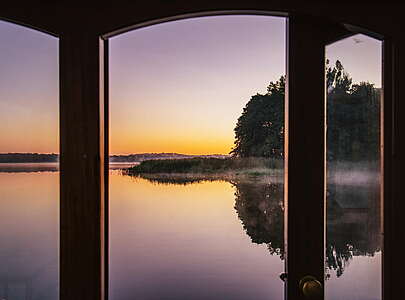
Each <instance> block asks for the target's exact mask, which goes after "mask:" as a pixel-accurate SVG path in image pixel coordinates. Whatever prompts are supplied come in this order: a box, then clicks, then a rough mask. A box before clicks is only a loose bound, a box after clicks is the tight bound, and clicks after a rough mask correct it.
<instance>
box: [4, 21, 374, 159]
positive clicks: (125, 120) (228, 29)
mask: <svg viewBox="0 0 405 300" xmlns="http://www.w3.org/2000/svg"><path fill="white" fill-rule="evenodd" d="M285 35H286V33H285V19H284V18H280V17H269V16H216V17H201V18H194V19H186V20H180V21H174V22H168V23H162V24H158V25H153V26H150V27H145V28H142V29H138V30H134V31H131V32H128V33H125V34H121V35H119V36H116V37H113V38H112V39H111V40H110V111H111V120H110V130H111V132H110V137H111V139H110V152H111V153H112V154H127V153H142V152H178V153H188V154H214V153H220V154H227V153H228V152H229V151H230V150H231V147H232V145H233V139H234V133H233V128H234V127H235V123H236V120H237V118H238V117H239V116H240V114H241V112H242V109H243V107H244V106H245V104H246V103H247V101H249V99H250V97H251V96H252V95H254V94H256V93H265V91H266V87H267V85H268V84H269V82H270V81H275V80H277V79H278V78H279V77H280V75H282V74H285V50H286V49H285ZM0 37H1V40H2V43H1V44H0V120H1V127H0V153H4V152H43V153H50V152H58V130H59V127H58V122H59V121H58V113H59V112H58V98H59V97H58V93H59V91H58V80H59V79H58V72H59V70H58V39H57V38H55V37H52V36H49V35H46V34H43V33H40V32H37V31H34V30H31V29H27V28H24V27H21V26H17V25H14V24H10V23H6V22H2V21H0ZM355 38H356V39H354V38H353V37H351V38H348V39H345V40H343V41H340V42H338V43H335V44H334V45H332V46H329V47H328V48H327V50H328V51H327V57H328V58H330V59H331V61H333V62H334V61H335V60H336V59H337V58H338V59H340V60H341V61H342V63H343V65H344V66H345V68H346V70H347V71H348V72H349V73H350V75H351V76H352V77H353V81H354V82H358V81H367V80H368V81H370V82H373V83H375V84H376V86H378V87H379V86H380V85H381V78H380V76H381V43H380V42H377V41H375V40H373V39H371V38H367V37H365V36H356V37H355Z"/></svg>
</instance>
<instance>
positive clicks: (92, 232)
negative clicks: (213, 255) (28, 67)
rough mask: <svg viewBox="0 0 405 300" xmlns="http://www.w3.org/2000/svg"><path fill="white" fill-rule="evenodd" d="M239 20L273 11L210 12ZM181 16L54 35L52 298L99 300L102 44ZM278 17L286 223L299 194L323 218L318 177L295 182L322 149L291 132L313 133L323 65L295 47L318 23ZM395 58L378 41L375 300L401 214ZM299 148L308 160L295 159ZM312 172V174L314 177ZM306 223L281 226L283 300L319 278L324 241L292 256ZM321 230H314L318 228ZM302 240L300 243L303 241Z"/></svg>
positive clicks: (104, 244) (104, 149)
mask: <svg viewBox="0 0 405 300" xmlns="http://www.w3.org/2000/svg"><path fill="white" fill-rule="evenodd" d="M247 13H248V14H260V15H263V14H266V15H272V16H274V14H273V13H264V12H260V13H258V12H253V11H231V12H229V11H227V12H222V11H221V12H215V14H217V15H218V14H221V15H224V14H247ZM207 15H212V14H211V13H202V14H197V15H196V14H194V15H193V16H207ZM283 16H285V15H283ZM182 17H184V16H176V17H174V18H169V19H165V20H158V21H156V22H148V23H143V24H141V25H137V26H135V27H131V28H126V29H124V30H120V31H116V32H114V33H112V34H107V35H100V33H98V32H96V31H90V32H88V31H84V32H81V33H80V34H79V33H78V31H77V30H76V31H75V30H72V31H67V32H64V33H63V34H62V35H61V37H60V47H59V48H60V137H61V138H60V154H61V159H60V170H61V173H60V195H61V197H60V201H61V205H60V300H71V299H76V300H81V299H92V300H93V299H94V300H104V299H107V298H108V215H109V214H108V38H109V37H111V36H113V35H115V34H118V33H122V32H124V31H128V30H132V29H134V28H139V27H143V26H147V25H151V24H154V23H161V22H162V21H170V20H174V19H176V20H177V19H179V18H182ZM288 18H290V19H289V21H288V22H289V32H288V41H289V42H288V46H287V47H288V54H287V55H288V66H287V70H288V71H287V72H288V74H289V75H288V76H289V79H288V81H287V84H288V97H289V105H288V106H289V118H288V119H286V122H287V123H288V125H287V126H288V128H287V130H288V132H289V134H290V135H289V142H288V143H287V144H286V146H287V147H286V149H288V150H287V151H288V154H287V155H288V160H286V163H287V164H288V172H286V176H287V178H288V186H287V185H286V186H287V189H288V190H287V192H288V197H290V203H288V210H287V211H288V218H289V219H290V220H293V219H294V218H293V216H294V215H296V214H299V213H300V210H302V209H308V208H307V207H305V206H303V204H302V201H301V203H300V201H293V199H298V198H300V196H301V195H302V194H303V193H304V192H305V193H307V195H309V197H308V202H307V203H306V205H312V206H313V205H315V206H313V207H314V208H313V209H315V210H316V211H317V214H322V215H324V206H323V203H324V202H323V201H324V200H323V199H324V196H323V188H324V178H323V177H322V176H321V177H316V176H308V177H304V180H303V178H302V170H304V169H308V168H313V165H314V164H315V165H316V166H317V168H318V171H319V168H323V167H322V165H323V157H324V145H323V144H322V143H319V144H318V145H317V147H316V149H313V148H312V147H311V149H309V145H310V144H311V140H309V143H308V141H305V140H303V139H302V138H303V137H302V133H303V132H304V126H301V122H308V124H311V125H312V126H315V128H318V127H316V125H317V124H323V123H322V122H323V112H324V104H322V103H323V101H320V99H324V98H323V97H324V87H323V80H324V79H323V77H320V74H321V73H320V71H321V69H322V70H323V68H324V64H323V60H322V58H321V55H322V54H321V52H319V51H316V52H311V51H310V50H311V49H312V50H313V49H314V47H308V48H305V49H303V48H302V46H303V44H302V43H303V40H302V37H303V36H305V38H308V35H306V34H307V33H308V30H315V31H318V29H319V28H318V27H317V26H318V25H319V24H318V25H317V22H312V21H311V20H310V19H312V20H314V18H312V17H302V18H301V17H300V16H294V15H289V16H288ZM308 18H309V19H308ZM298 25H300V26H302V27H300V26H298ZM305 26H307V27H305ZM346 29H347V27H346ZM352 30H353V28H352ZM356 30H358V29H356ZM359 32H360V31H359ZM318 33H319V34H324V33H321V32H318ZM319 36H320V35H313V37H312V38H313V40H312V42H313V43H315V44H317V45H319V42H320V39H319ZM300 39H301V40H300ZM322 42H323V41H322ZM318 50H319V48H318ZM396 51H397V50H396V48H395V47H394V45H393V43H392V41H391V40H389V39H387V38H386V39H384V51H383V76H384V80H383V83H384V86H383V95H384V98H383V109H384V124H385V126H384V127H383V140H384V159H383V162H384V164H383V167H384V168H383V172H384V189H383V193H384V199H385V201H384V209H383V212H384V217H383V220H384V223H383V224H384V225H383V226H384V233H385V234H384V255H383V275H384V276H383V291H384V297H383V299H384V300H391V299H392V300H393V299H397V298H398V297H399V296H400V295H401V294H400V292H401V284H400V282H399V278H400V276H399V274H400V271H401V269H400V267H401V264H395V263H394V260H393V258H394V257H395V256H397V255H398V254H399V253H400V252H399V251H398V250H396V249H394V241H395V236H396V234H397V233H398V232H399V233H400V232H401V231H400V230H398V229H397V228H396V226H395V225H397V226H398V224H399V223H398V222H399V218H400V215H399V213H398V211H396V209H398V207H403V205H402V206H401V205H399V204H398V203H397V202H394V201H393V199H394V195H398V194H399V193H395V191H396V189H398V178H394V177H395V176H394V175H393V172H394V171H395V172H396V174H399V171H398V170H397V169H395V168H394V167H393V164H394V162H396V161H397V160H396V159H397V152H396V151H394V150H395V149H397V147H398V146H397V145H396V144H394V134H398V126H396V125H397V124H396V122H395V119H394V114H397V111H396V109H395V107H396V105H398V104H396V105H394V104H395V103H398V100H399V99H398V94H399V92H398V90H397V89H398V84H396V82H395V77H394V76H395V75H396V74H397V72H398V70H397V69H395V68H394V66H395V64H394V62H395V59H396V57H397V52H396ZM308 62H312V63H314V68H313V69H311V70H309V72H310V73H309V75H310V76H313V78H314V82H316V85H317V87H315V89H316V91H315V92H314V93H315V94H316V95H317V98H318V100H319V101H317V102H316V103H314V105H315V109H314V111H316V112H317V114H314V113H311V112H309V114H308V115H307V116H305V115H304V114H302V111H300V110H301V109H305V107H303V106H302V103H300V102H299V101H294V99H297V98H298V96H299V92H300V91H301V90H302V88H303V83H300V82H299V81H298V80H294V78H296V76H300V75H299V73H298V72H297V71H298V70H303V68H304V67H305V66H308ZM307 71H308V70H307ZM314 86H315V84H314ZM313 108H314V107H313ZM310 116H311V117H312V119H311V118H309V117H310ZM391 125H392V126H391ZM323 135H324V131H323V130H322V129H319V128H318V130H317V133H316V134H314V135H313V137H315V136H317V137H320V136H322V137H323ZM321 140H322V139H319V140H318V142H319V141H321ZM312 142H313V140H312ZM296 143H303V145H304V146H303V148H300V151H297V150H298V148H297V147H294V146H292V145H294V144H296ZM288 147H290V148H288ZM303 149H304V150H305V149H307V150H308V151H309V150H311V151H312V152H308V151H302V150H303ZM394 159H395V160H394ZM314 174H318V175H319V172H315V173H314ZM394 180H396V181H394ZM320 191H322V192H320ZM286 197H287V194H286ZM396 199H397V201H398V200H399V198H396ZM286 203H287V202H286ZM319 203H322V204H321V205H319ZM316 204H317V205H316ZM306 222H307V223H306V226H309V228H311V232H309V233H308V232H305V233H304V232H302V224H300V223H299V222H295V221H290V223H289V224H288V226H287V227H286V233H287V234H288V235H289V237H290V241H289V243H288V244H287V249H288V257H287V259H288V260H289V263H288V264H287V273H290V275H289V277H288V282H289V284H288V285H287V293H288V295H289V300H291V299H294V300H295V299H301V295H300V294H299V291H298V288H297V284H296V283H297V281H298V280H299V277H300V276H301V275H303V274H304V273H312V274H314V275H316V276H318V277H319V276H323V273H322V274H319V261H321V260H320V259H319V257H318V259H316V256H318V255H321V256H320V257H323V253H324V241H322V243H321V242H319V241H318V242H317V243H314V245H313V251H314V253H317V254H316V255H314V256H312V257H305V259H307V260H309V261H305V260H304V259H303V258H302V257H300V256H299V255H298V251H297V249H299V248H300V247H303V244H307V241H308V234H309V235H311V234H321V232H320V228H319V220H318V222H317V221H314V222H313V221H311V220H307V221H306ZM323 226H324V225H323V224H322V226H321V227H322V230H324V229H323ZM305 235H307V236H306V238H303V237H305ZM292 237H294V238H292ZM322 266H323V261H322ZM291 274H297V275H296V276H294V275H291Z"/></svg>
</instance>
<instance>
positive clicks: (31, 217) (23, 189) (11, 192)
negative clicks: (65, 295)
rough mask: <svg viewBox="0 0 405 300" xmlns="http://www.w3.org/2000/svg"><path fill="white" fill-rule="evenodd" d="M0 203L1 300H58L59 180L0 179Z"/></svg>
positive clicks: (32, 176)
mask: <svg viewBox="0 0 405 300" xmlns="http://www.w3.org/2000/svg"><path fill="white" fill-rule="evenodd" d="M0 197H1V198H0V245H1V247H0V299H1V298H4V299H7V300H9V299H10V300H18V299H41V300H54V299H57V298H58V285H59V283H58V277H59V270H58V264H59V262H58V248H59V241H58V239H59V237H58V231H59V200H58V199H59V174H58V173H49V172H44V173H0ZM29 295H31V296H32V298H25V297H26V296H27V297H28V296H29Z"/></svg>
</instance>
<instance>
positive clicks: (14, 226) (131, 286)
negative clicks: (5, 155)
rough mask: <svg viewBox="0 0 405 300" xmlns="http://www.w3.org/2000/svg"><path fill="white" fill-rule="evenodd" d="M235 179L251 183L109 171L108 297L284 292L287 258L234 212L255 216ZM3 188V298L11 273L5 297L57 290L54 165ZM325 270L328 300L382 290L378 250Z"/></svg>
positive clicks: (1, 181) (367, 299) (12, 177)
mask: <svg viewBox="0 0 405 300" xmlns="http://www.w3.org/2000/svg"><path fill="white" fill-rule="evenodd" d="M237 188H239V190H238V191H239V193H240V195H243V191H245V192H246V191H248V189H247V188H246V187H245V189H243V188H242V186H235V185H231V184H230V183H227V182H220V181H215V182H203V183H196V184H190V185H186V186H184V185H159V184H156V183H154V184H153V183H150V182H147V181H146V180H142V179H137V180H134V179H133V178H130V177H127V176H121V175H119V173H118V172H112V175H111V265H110V272H111V274H110V275H111V283H110V287H111V296H112V299H113V300H123V299H134V297H135V296H134V295H138V296H139V297H138V298H141V299H202V298H204V299H227V298H231V299H269V298H271V299H282V295H283V284H282V282H281V281H280V279H279V277H278V276H279V274H280V273H282V271H283V268H284V266H283V261H282V260H280V256H279V255H270V253H269V250H268V248H267V245H266V236H264V239H263V240H264V241H265V242H263V243H262V244H260V245H259V244H255V243H252V236H249V235H248V234H247V233H249V234H251V231H249V228H248V230H246V228H245V229H244V228H243V225H245V224H241V219H239V218H242V221H243V222H244V223H246V224H248V225H249V224H250V225H251V221H252V219H249V216H248V217H247V218H246V216H244V217H245V218H244V217H243V210H241V208H238V211H236V210H235V204H236V202H235V201H236V200H235V197H236V195H235V192H236V191H237ZM267 192H268V190H266V193H267ZM0 195H1V202H0V205H1V207H0V244H1V248H0V264H1V268H0V297H3V298H4V297H5V294H4V293H5V283H6V282H7V283H8V293H9V297H8V299H24V298H23V296H25V295H24V294H25V293H26V292H27V291H29V286H30V284H31V287H32V290H31V292H32V295H33V299H41V300H42V299H57V293H58V229H59V225H58V215H59V213H58V209H59V204H58V200H57V199H58V173H57V172H42V173H0ZM28 200H29V201H28ZM238 201H240V200H238ZM246 203H247V202H246ZM239 204H240V203H239ZM242 204H243V203H242ZM261 205H262V201H258V206H260V207H261ZM263 208H264V209H268V207H266V206H263ZM253 215H254V214H253ZM249 222H250V223H249ZM250 229H251V228H250ZM342 236H344V237H346V236H345V235H342ZM254 238H255V239H256V238H259V239H260V236H259V237H257V236H254ZM343 242H345V241H342V243H343ZM328 273H329V274H330V275H331V277H330V278H329V280H328V281H327V282H326V293H327V299H329V300H338V299H355V300H371V299H373V300H374V299H379V298H380V293H381V285H380V283H381V252H377V253H375V254H374V257H370V256H356V255H354V256H353V257H352V258H351V259H350V260H349V261H348V265H346V267H345V270H344V273H343V275H342V276H340V277H339V278H337V277H336V272H335V271H333V270H330V271H329V272H328ZM28 279H32V281H30V280H28ZM27 287H28V289H26V288H27ZM142 297H143V298H142ZM135 298H136V297H135Z"/></svg>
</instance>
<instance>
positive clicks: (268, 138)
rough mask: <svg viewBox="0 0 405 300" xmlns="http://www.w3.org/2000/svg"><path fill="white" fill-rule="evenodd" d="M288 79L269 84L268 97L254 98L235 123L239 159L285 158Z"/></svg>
mask: <svg viewBox="0 0 405 300" xmlns="http://www.w3.org/2000/svg"><path fill="white" fill-rule="evenodd" d="M284 94H285V77H284V76H281V77H280V79H279V80H278V81H276V82H275V83H273V82H270V85H269V86H268V87H267V93H266V94H265V95H261V94H257V95H255V96H253V97H252V98H251V99H250V101H249V102H248V103H247V104H246V106H245V108H244V109H243V112H242V115H241V116H240V117H239V118H238V121H237V123H236V127H235V129H234V131H235V141H234V144H235V145H234V147H233V149H232V151H231V154H232V155H233V156H237V157H258V156H259V157H273V158H282V156H283V153H284Z"/></svg>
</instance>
